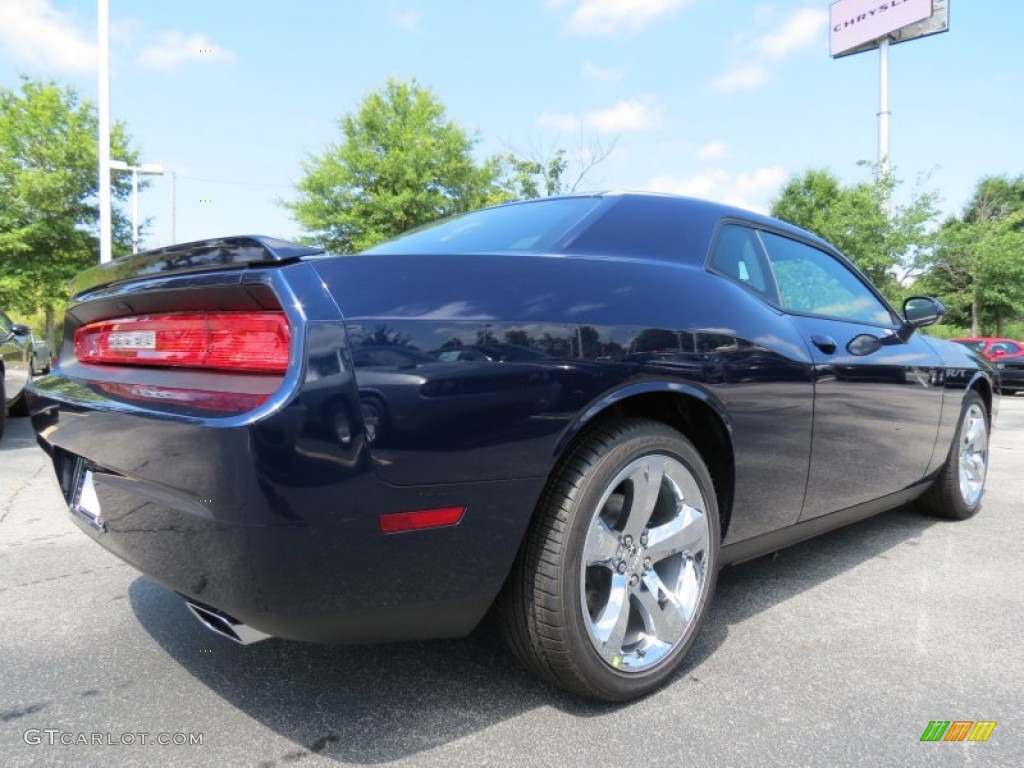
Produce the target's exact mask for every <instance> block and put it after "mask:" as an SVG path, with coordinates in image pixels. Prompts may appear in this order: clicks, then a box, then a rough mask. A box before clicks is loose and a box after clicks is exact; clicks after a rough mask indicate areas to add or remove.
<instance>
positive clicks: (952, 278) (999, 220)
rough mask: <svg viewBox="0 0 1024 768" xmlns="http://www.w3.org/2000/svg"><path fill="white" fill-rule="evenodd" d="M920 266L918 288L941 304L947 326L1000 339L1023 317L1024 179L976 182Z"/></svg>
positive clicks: (997, 177)
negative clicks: (1008, 326) (1009, 325)
mask: <svg viewBox="0 0 1024 768" xmlns="http://www.w3.org/2000/svg"><path fill="white" fill-rule="evenodd" d="M922 266H923V267H924V268H925V270H926V271H925V274H924V276H923V277H922V279H921V281H920V286H921V288H922V290H927V291H929V292H931V293H934V294H935V295H936V296H938V297H939V298H940V299H942V301H943V302H944V303H945V304H946V308H947V317H948V319H949V321H951V322H952V323H955V324H958V325H961V326H964V327H970V329H971V333H972V334H973V335H980V334H982V333H995V334H996V335H1002V334H1003V333H1004V331H1003V326H1004V323H1005V322H1006V321H1007V320H1008V319H1012V318H1015V317H1019V316H1021V315H1022V314H1024V176H1018V177H1017V178H1015V179H1010V178H1006V177H1000V176H996V177H987V178H983V179H981V181H979V182H978V186H977V188H976V189H975V192H974V195H973V196H972V197H971V199H970V200H969V201H968V203H967V205H966V206H965V207H964V212H963V214H962V215H961V216H956V217H952V218H950V219H948V220H947V221H946V222H944V223H943V225H942V227H941V229H940V231H939V234H938V238H937V247H936V248H935V250H934V252H932V253H930V254H928V257H927V258H926V259H925V260H924V263H923V265H922Z"/></svg>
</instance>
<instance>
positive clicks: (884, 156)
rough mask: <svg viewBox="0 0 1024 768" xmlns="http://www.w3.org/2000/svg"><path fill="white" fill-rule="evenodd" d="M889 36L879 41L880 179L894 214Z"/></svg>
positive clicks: (884, 194) (886, 209) (886, 205)
mask: <svg viewBox="0 0 1024 768" xmlns="http://www.w3.org/2000/svg"><path fill="white" fill-rule="evenodd" d="M891 114H892V113H891V112H889V38H888V37H883V38H882V39H881V41H879V43H878V180H879V181H880V182H881V183H882V185H883V186H882V195H883V196H884V201H885V212H886V214H887V215H891V214H892V200H891V199H890V197H889V187H888V184H889V117H890V115H891Z"/></svg>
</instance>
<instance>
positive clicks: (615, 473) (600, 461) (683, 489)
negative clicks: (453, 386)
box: [500, 419, 720, 701]
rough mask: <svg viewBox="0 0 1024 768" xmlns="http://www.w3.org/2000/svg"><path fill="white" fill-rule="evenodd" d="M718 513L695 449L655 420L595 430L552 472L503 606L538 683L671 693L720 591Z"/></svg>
mask: <svg viewBox="0 0 1024 768" xmlns="http://www.w3.org/2000/svg"><path fill="white" fill-rule="evenodd" d="M719 540H720V533H719V521H718V506H717V503H716V500H715V494H714V487H713V485H712V481H711V476H710V474H709V472H708V470H707V467H706V466H705V465H704V462H703V460H702V459H701V456H700V454H699V453H698V452H697V450H696V449H695V448H694V447H693V445H692V444H691V443H690V442H689V441H688V440H687V439H686V438H685V437H683V436H682V435H681V434H680V433H678V432H676V431H675V430H673V429H671V428H670V427H668V426H666V425H664V424H661V423H659V422H655V421H648V420H641V419H635V420H629V421H624V422H620V423H617V424H612V425H608V426H604V427H600V428H597V429H595V430H594V431H593V432H592V433H591V434H590V435H589V436H588V437H587V438H586V439H584V440H583V441H582V442H581V443H580V444H579V445H577V446H576V448H575V449H574V450H573V451H572V452H571V453H570V455H569V456H568V457H567V458H566V459H565V460H564V461H563V462H562V463H561V465H560V466H559V468H558V469H557V470H556V472H555V474H554V475H553V477H552V479H551V480H550V481H549V483H548V487H547V489H546V490H545V493H544V495H543V497H542V499H541V502H540V505H539V508H538V510H537V516H536V519H535V521H534V523H533V526H532V528H531V531H530V533H529V535H528V537H527V540H526V542H525V543H524V546H523V550H522V552H521V553H520V556H519V559H518V560H517V563H516V566H515V569H514V571H513V573H512V575H511V577H510V581H509V584H508V586H507V588H506V592H505V594H504V595H503V598H502V610H501V613H500V616H501V619H502V623H503V625H504V630H505V636H506V638H507V640H508V642H509V645H510V646H511V647H512V650H513V651H514V652H515V654H516V655H517V656H518V657H519V658H520V660H521V661H522V662H523V663H524V664H525V665H526V666H527V667H528V668H530V669H532V670H533V671H534V672H535V673H537V674H538V675H539V676H541V677H542V678H544V679H546V680H548V681H550V682H552V683H555V684H556V685H559V686H561V687H563V688H565V689H567V690H569V691H572V692H574V693H576V694H579V695H581V696H584V697H587V698H591V699H599V700H603V701H624V700H627V699H632V698H636V697H638V696H643V695H645V694H647V693H649V692H651V691H653V690H654V689H656V688H657V687H658V686H660V685H662V684H663V683H665V682H666V681H667V680H668V679H669V678H671V677H672V675H673V674H674V673H675V671H676V669H677V668H678V666H679V664H680V662H681V660H682V658H683V656H684V655H685V653H686V651H687V650H688V649H689V648H690V646H691V645H692V644H693V641H694V639H695V638H696V635H697V631H698V629H699V627H700V625H701V624H702V622H703V620H704V616H705V614H706V612H707V610H708V606H709V605H710V601H711V596H712V593H713V592H714V587H715V582H716V579H717V569H718V550H719Z"/></svg>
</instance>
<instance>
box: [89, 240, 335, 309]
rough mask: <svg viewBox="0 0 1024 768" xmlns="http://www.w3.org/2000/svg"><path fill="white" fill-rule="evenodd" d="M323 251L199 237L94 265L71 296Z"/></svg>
mask: <svg viewBox="0 0 1024 768" xmlns="http://www.w3.org/2000/svg"><path fill="white" fill-rule="evenodd" d="M319 253H323V249H321V248H316V247H313V246H306V245H299V244H298V243H290V242H288V241H287V240H277V239H275V238H272V237H263V236H261V235H242V236H239V237H222V238H217V239H214V240H197V241H196V242H192V243H182V244H180V245H170V246H168V247H166V248H157V249H156V250H152V251H144V252H142V253H137V254H135V255H134V256H126V257H124V258H121V259H117V260H115V261H111V262H109V263H108V264H100V265H98V266H95V267H91V268H89V269H87V270H85V271H84V272H82V273H80V274H79V275H78V276H77V277H75V279H74V280H73V281H72V283H71V296H72V298H76V299H77V298H80V297H81V296H82V295H83V294H85V293H88V292H89V291H91V290H93V289H95V288H100V287H103V286H108V285H114V284H117V283H126V282H131V281H133V280H141V279H144V278H147V277H153V276H154V275H169V274H179V273H182V272H207V271H210V270H217V269H238V268H240V267H247V266H251V265H254V264H272V263H275V262H285V261H294V260H295V259H300V258H302V257H303V256H315V255H316V254H319Z"/></svg>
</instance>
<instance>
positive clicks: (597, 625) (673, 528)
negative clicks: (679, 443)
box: [580, 454, 711, 672]
mask: <svg viewBox="0 0 1024 768" xmlns="http://www.w3.org/2000/svg"><path fill="white" fill-rule="evenodd" d="M707 509H708V507H707V500H706V499H705V498H704V496H703V494H702V493H701V490H700V486H699V485H698V482H697V479H696V478H695V477H694V475H693V473H692V472H691V471H690V470H689V469H687V468H686V467H685V466H684V465H683V464H682V463H681V462H680V461H678V460H676V459H674V458H672V457H670V456H665V455H661V454H652V455H648V456H642V457H641V458H638V459H636V460H634V461H632V462H631V463H629V464H628V465H627V466H626V467H625V468H623V469H622V471H621V472H619V473H618V474H617V475H616V476H615V478H614V479H613V480H612V482H611V483H609V484H608V486H607V488H606V490H605V491H604V493H603V495H602V497H601V499H600V502H599V503H598V505H597V507H596V509H594V511H593V513H592V517H591V520H590V523H589V527H588V529H587V535H586V540H585V542H584V545H583V557H582V562H581V564H580V606H581V608H582V611H583V618H584V623H585V624H586V627H587V633H588V635H589V636H590V641H591V643H592V644H593V646H594V648H595V649H596V650H597V652H598V654H599V655H600V656H601V658H602V659H603V660H604V662H605V663H606V664H608V665H609V666H610V667H613V668H614V669H616V670H619V671H623V672H644V671H647V670H649V669H651V668H652V667H654V666H655V665H657V664H658V663H659V662H661V661H662V660H664V659H665V658H666V657H668V656H669V655H670V654H671V653H672V651H673V650H675V649H676V648H678V647H679V646H680V645H681V644H682V643H683V641H684V639H685V638H686V637H687V636H688V635H689V634H692V629H693V628H694V626H695V623H696V622H695V616H696V614H697V612H698V609H699V608H700V606H701V601H702V599H703V598H704V597H705V594H706V592H707V590H708V588H709V573H708V558H709V550H710V544H711V529H710V525H709V522H708V515H707Z"/></svg>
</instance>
